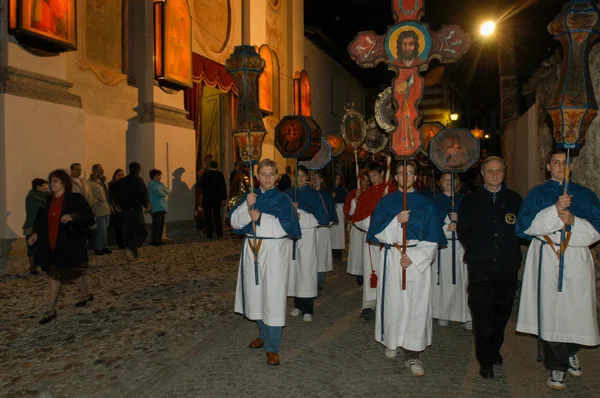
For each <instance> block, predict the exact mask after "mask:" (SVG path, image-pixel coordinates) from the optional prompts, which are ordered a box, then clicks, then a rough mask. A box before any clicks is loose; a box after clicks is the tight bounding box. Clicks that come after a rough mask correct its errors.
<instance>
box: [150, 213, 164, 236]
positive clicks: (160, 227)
mask: <svg viewBox="0 0 600 398" xmlns="http://www.w3.org/2000/svg"><path fill="white" fill-rule="evenodd" d="M165 214H166V212H164V211H155V212H154V213H150V215H151V216H152V231H151V233H150V243H154V244H158V243H161V242H162V235H163V231H164V229H165Z"/></svg>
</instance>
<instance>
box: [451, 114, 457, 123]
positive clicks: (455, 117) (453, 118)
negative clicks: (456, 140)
mask: <svg viewBox="0 0 600 398" xmlns="http://www.w3.org/2000/svg"><path fill="white" fill-rule="evenodd" d="M450 120H452V121H453V122H455V121H457V120H458V113H453V114H451V115H450Z"/></svg>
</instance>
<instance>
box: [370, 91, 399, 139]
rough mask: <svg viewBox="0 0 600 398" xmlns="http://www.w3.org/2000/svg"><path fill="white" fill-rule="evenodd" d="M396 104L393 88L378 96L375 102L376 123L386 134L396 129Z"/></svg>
mask: <svg viewBox="0 0 600 398" xmlns="http://www.w3.org/2000/svg"><path fill="white" fill-rule="evenodd" d="M394 113H395V103H394V97H393V95H392V88H391V87H388V88H386V89H385V90H383V91H382V92H380V93H379V94H378V95H377V99H376V100H375V121H377V124H378V125H379V127H381V128H382V129H383V130H384V131H385V132H386V133H389V132H392V131H394V129H395V128H396V125H395V121H394Z"/></svg>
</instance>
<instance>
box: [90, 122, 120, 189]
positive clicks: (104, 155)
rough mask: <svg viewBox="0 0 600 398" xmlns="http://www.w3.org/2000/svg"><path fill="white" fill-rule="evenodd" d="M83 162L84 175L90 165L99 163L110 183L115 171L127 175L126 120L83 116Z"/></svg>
mask: <svg viewBox="0 0 600 398" xmlns="http://www.w3.org/2000/svg"><path fill="white" fill-rule="evenodd" d="M84 125H85V162H86V165H87V168H86V169H85V172H86V175H89V174H90V173H91V172H92V169H91V167H92V165H94V164H96V163H100V164H101V165H102V166H103V167H104V173H105V175H106V177H107V179H108V181H110V179H111V178H112V174H113V172H114V171H115V170H116V169H123V170H125V173H127V167H126V166H127V163H126V162H127V160H126V147H125V145H126V142H127V136H126V135H127V126H128V122H127V120H123V119H115V118H110V117H105V116H96V115H90V114H85V123H84Z"/></svg>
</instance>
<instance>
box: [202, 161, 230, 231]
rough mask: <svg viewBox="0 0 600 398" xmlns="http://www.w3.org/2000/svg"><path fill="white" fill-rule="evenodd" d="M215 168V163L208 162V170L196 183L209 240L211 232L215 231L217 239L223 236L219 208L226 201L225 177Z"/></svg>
mask: <svg viewBox="0 0 600 398" xmlns="http://www.w3.org/2000/svg"><path fill="white" fill-rule="evenodd" d="M217 166H218V164H217V162H215V161H212V162H210V170H208V171H206V172H204V173H203V174H202V177H200V181H199V182H198V188H199V189H200V191H202V206H203V207H204V219H205V226H206V236H207V237H208V238H209V239H210V238H212V237H213V231H216V233H217V236H218V237H219V238H220V237H221V236H223V221H222V220H221V206H224V205H225V200H227V187H226V186H225V177H224V176H223V174H222V173H221V172H220V171H218V170H217Z"/></svg>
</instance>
